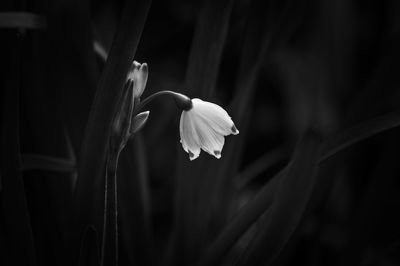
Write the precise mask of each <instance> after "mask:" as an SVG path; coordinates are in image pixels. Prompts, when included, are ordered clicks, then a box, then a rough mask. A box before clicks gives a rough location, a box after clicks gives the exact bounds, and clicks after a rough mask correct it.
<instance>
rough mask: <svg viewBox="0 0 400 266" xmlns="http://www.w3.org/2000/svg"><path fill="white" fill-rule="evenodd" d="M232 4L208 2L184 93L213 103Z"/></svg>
mask: <svg viewBox="0 0 400 266" xmlns="http://www.w3.org/2000/svg"><path fill="white" fill-rule="evenodd" d="M232 6H233V1H232V0H224V1H212V0H206V1H204V3H203V7H202V10H201V11H200V14H199V19H198V20H197V25H196V31H195V35H194V38H193V42H192V47H191V51H190V55H189V59H188V68H187V72H186V80H185V84H186V86H187V88H186V90H185V93H187V95H188V96H189V97H190V96H191V95H199V93H200V95H199V96H201V97H203V98H206V99H207V98H208V99H210V98H211V99H212V98H213V96H214V95H213V94H214V89H215V84H216V81H217V77H218V72H219V66H220V63H221V57H222V52H223V48H224V46H225V39H226V36H227V32H228V25H229V20H230V16H231V11H232Z"/></svg>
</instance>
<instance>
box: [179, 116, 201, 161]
mask: <svg viewBox="0 0 400 266" xmlns="http://www.w3.org/2000/svg"><path fill="white" fill-rule="evenodd" d="M179 133H180V135H181V143H182V147H183V149H184V150H185V151H186V152H187V153H189V159H190V160H194V159H196V158H197V157H199V155H200V145H199V137H198V135H197V132H196V129H195V126H194V124H193V121H192V117H191V114H190V113H189V112H186V111H183V112H182V114H181V119H180V122H179Z"/></svg>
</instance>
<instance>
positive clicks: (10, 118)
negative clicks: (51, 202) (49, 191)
mask: <svg viewBox="0 0 400 266" xmlns="http://www.w3.org/2000/svg"><path fill="white" fill-rule="evenodd" d="M9 37H11V36H9ZM13 38H15V39H14V40H13V44H14V47H15V48H14V49H13V50H12V53H11V54H12V58H11V59H10V60H11V61H9V62H7V61H5V62H4V63H5V64H8V65H9V70H10V75H9V78H8V81H7V84H6V86H5V88H4V90H3V91H4V95H3V103H2V109H3V110H2V114H3V117H2V126H1V133H0V135H1V155H0V156H1V159H0V163H1V168H0V169H1V177H2V186H3V188H2V193H1V194H0V197H1V198H0V203H1V205H2V210H3V213H4V225H5V231H6V232H7V237H6V241H7V245H6V246H7V249H8V252H7V253H6V255H7V257H6V258H9V259H10V261H8V263H10V264H15V265H36V254H35V247H34V239H33V235H32V228H31V223H30V217H29V212H28V206H27V202H26V195H25V189H24V182H23V179H22V175H21V172H20V169H21V158H20V127H19V124H20V104H19V103H20V89H21V83H20V80H21V64H22V54H21V53H22V52H23V51H22V49H21V48H22V42H23V39H22V37H15V36H14V37H13ZM4 58H7V57H4ZM21 254H23V256H21ZM6 261H7V259H6Z"/></svg>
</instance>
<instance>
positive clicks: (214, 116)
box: [192, 98, 239, 136]
mask: <svg viewBox="0 0 400 266" xmlns="http://www.w3.org/2000/svg"><path fill="white" fill-rule="evenodd" d="M192 102H193V109H194V110H193V111H194V113H195V114H196V116H198V117H199V118H200V119H201V120H202V121H203V122H205V123H206V124H209V126H210V127H211V128H213V129H214V130H215V131H216V132H218V133H219V134H221V135H223V136H227V135H230V134H233V135H237V134H239V130H237V128H236V127H235V124H234V123H233V121H232V119H231V117H230V116H229V115H228V113H227V112H226V111H225V110H224V109H223V108H222V107H220V106H219V105H216V104H214V103H210V102H206V101H203V100H200V99H197V98H196V99H193V100H192Z"/></svg>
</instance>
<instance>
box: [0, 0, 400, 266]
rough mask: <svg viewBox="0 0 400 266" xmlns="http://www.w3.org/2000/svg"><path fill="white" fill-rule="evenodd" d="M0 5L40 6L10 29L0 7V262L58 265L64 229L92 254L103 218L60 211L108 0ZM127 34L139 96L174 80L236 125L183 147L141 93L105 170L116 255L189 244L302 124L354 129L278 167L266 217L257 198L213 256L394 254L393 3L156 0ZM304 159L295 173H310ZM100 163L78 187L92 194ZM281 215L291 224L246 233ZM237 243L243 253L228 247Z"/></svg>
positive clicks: (199, 250)
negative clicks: (81, 234) (212, 139)
mask: <svg viewBox="0 0 400 266" xmlns="http://www.w3.org/2000/svg"><path fill="white" fill-rule="evenodd" d="M133 2H134V3H135V4H136V2H137V3H140V2H141V1H136V2H135V1H133ZM144 2H146V1H144ZM138 6H140V4H138ZM0 8H1V12H10V11H24V12H30V13H34V14H37V15H40V16H43V17H44V18H45V19H46V22H47V26H46V27H45V29H25V30H24V31H21V30H19V29H17V28H12V27H8V26H3V24H4V19H3V20H0V24H2V25H0V26H1V28H0V54H1V56H0V59H1V61H0V73H1V74H0V88H1V94H0V97H1V98H0V100H1V117H0V123H1V139H2V142H1V147H0V148H1V154H2V156H1V169H0V170H1V176H0V182H1V186H0V189H1V190H0V203H1V205H0V264H1V265H69V262H68V261H69V258H70V257H71V256H72V257H74V256H76V255H71V253H70V247H71V246H73V247H75V248H76V247H81V248H79V249H80V250H81V256H80V258H81V263H82V265H89V264H90V263H94V264H91V265H96V262H93V260H96V259H92V258H97V257H98V256H99V255H98V252H99V246H100V245H101V241H100V239H101V232H100V231H101V228H100V227H96V226H95V227H94V231H95V233H93V235H91V236H90V237H89V239H90V240H87V241H89V242H84V241H82V243H83V244H82V243H81V242H80V241H78V242H73V241H72V240H71V239H70V236H71V235H73V234H74V233H73V229H71V227H70V224H71V220H73V219H74V218H73V217H74V216H73V215H74V214H73V213H74V211H75V210H76V209H75V208H77V207H76V206H79V205H80V203H82V202H78V204H77V205H74V204H73V202H74V191H75V189H76V186H77V184H78V183H79V178H80V177H81V175H80V174H79V173H80V170H79V169H82V168H84V167H85V165H88V164H91V160H90V157H89V159H88V157H85V156H82V154H83V153H84V152H85V151H83V148H82V147H83V146H84V145H85V141H86V142H87V141H89V140H90V139H92V137H88V136H93V138H96V136H97V135H98V134H99V133H98V132H95V131H90V128H89V127H88V126H87V125H88V121H89V114H90V112H94V111H93V109H94V108H97V107H93V106H95V105H94V104H93V103H94V102H95V101H94V99H95V95H96V91H97V92H98V91H99V89H98V88H99V87H101V85H99V84H101V79H100V77H101V76H102V75H105V74H104V73H105V72H104V71H103V70H104V66H105V64H107V63H105V61H104V60H103V59H102V57H101V56H100V55H99V54H98V53H96V52H95V51H94V49H93V42H94V41H96V42H97V43H99V44H101V46H103V48H104V50H105V51H107V52H108V51H109V50H110V49H111V47H112V45H113V40H114V37H115V32H116V31H117V29H118V28H123V27H124V26H121V23H120V19H121V17H122V16H123V15H122V14H123V13H124V10H125V4H124V1H111V0H110V1H106V0H102V1H78V0H75V1H67V0H55V1H50V0H48V1H34V0H30V1H9V0H3V1H1V3H0ZM132 10H134V11H133V13H132V14H131V19H132V20H133V21H134V19H135V18H136V17H139V16H138V15H137V13H135V9H134V8H133V9H132ZM137 10H139V11H140V10H141V9H137ZM2 14H4V13H2ZM132 17H133V18H132ZM144 17H145V16H144ZM138 20H139V18H138ZM138 23H139V22H138ZM139 24H140V23H139ZM139 24H138V25H139ZM127 27H128V28H129V25H128V26H127ZM125 32H128V33H129V30H128V31H125ZM137 40H139V42H138V46H137V50H136V53H135V54H134V57H133V58H134V59H135V60H137V61H139V62H140V63H143V62H146V63H147V64H148V66H149V79H148V83H147V87H146V90H145V91H144V93H143V96H142V99H144V98H145V97H147V96H149V95H151V94H152V93H154V92H157V91H160V90H174V91H178V92H181V93H185V94H187V95H188V96H189V97H192V98H194V97H200V98H202V99H203V100H207V101H211V102H215V103H217V104H219V105H221V106H222V107H223V108H225V109H226V110H227V111H228V113H229V114H230V115H231V116H232V119H233V121H234V122H235V124H236V126H237V127H238V129H239V130H240V134H239V135H238V136H228V137H226V139H225V141H226V142H225V148H224V150H223V152H222V157H223V158H222V159H221V160H216V159H215V158H212V157H211V156H209V155H208V154H207V153H205V152H201V155H200V158H199V159H198V160H197V161H196V162H193V163H191V162H189V159H188V156H187V154H186V153H185V152H184V151H183V149H182V147H181V144H180V143H179V138H180V137H179V117H180V111H179V110H178V109H177V108H176V107H175V105H174V103H173V101H172V99H169V98H167V97H166V98H159V99H157V100H155V101H153V102H152V103H151V104H150V105H149V106H148V109H149V110H150V111H151V113H150V117H149V120H148V121H147V124H146V126H145V128H144V129H143V130H142V131H141V132H140V133H139V134H137V135H136V136H135V137H134V139H133V140H131V141H130V142H129V143H128V146H127V148H125V150H124V151H123V152H122V155H121V159H120V165H119V170H118V171H119V172H118V178H119V179H118V182H119V195H118V197H119V208H120V213H119V236H120V245H119V253H120V265H162V263H165V264H170V265H191V264H193V263H195V262H198V261H201V258H204V256H205V254H207V252H206V251H207V247H209V246H211V243H213V241H215V239H216V238H217V236H219V234H220V233H221V232H222V231H223V229H224V228H226V226H227V225H228V224H229V222H230V221H232V219H233V218H234V217H236V216H237V215H238V214H239V213H240V211H241V207H242V206H244V205H245V204H246V203H248V202H251V200H252V199H254V197H255V195H256V193H258V192H259V191H261V188H262V187H265V186H266V185H268V183H269V181H270V180H273V179H274V177H276V174H277V173H278V172H280V170H281V169H283V168H284V167H285V166H286V165H287V163H288V162H289V161H292V160H294V161H296V160H295V159H293V158H294V154H296V152H295V151H296V150H297V148H296V147H298V143H299V141H300V139H302V136H304V134H305V132H310V131H313V132H316V133H315V134H317V135H318V136H319V137H318V138H319V139H320V140H321V142H322V146H324V144H326V143H331V141H332V142H333V143H336V142H335V140H339V142H342V143H350V142H351V140H352V139H355V140H357V141H356V143H355V144H352V145H349V147H348V148H347V149H343V150H341V151H339V152H337V153H334V154H333V156H331V157H329V159H327V160H325V161H324V162H323V163H319V164H318V166H317V168H318V174H317V177H316V178H315V180H314V181H310V180H309V179H304V182H302V179H298V180H300V181H299V183H290V182H289V183H286V185H285V186H287V189H286V187H285V186H284V188H283V191H280V192H279V193H282V195H285V196H284V197H286V198H287V199H292V201H290V203H288V204H287V205H282V206H285V207H284V212H283V214H282V213H280V214H279V215H278V214H277V215H278V216H279V218H274V216H273V215H272V216H271V218H270V220H269V221H268V222H266V223H264V222H265V221H264V220H265V217H266V216H268V215H269V214H270V213H268V212H261V213H259V215H258V216H257V217H261V218H260V219H258V220H257V221H256V222H255V223H249V224H248V229H247V230H246V232H245V233H243V234H240V236H241V237H240V238H239V239H235V240H234V241H232V245H231V246H230V248H229V250H228V252H227V253H224V256H223V259H221V260H220V261H219V264H217V265H235V263H236V262H238V261H239V264H240V263H242V264H243V263H244V264H248V265H254V264H250V262H252V263H254V262H255V261H257V263H258V265H264V264H265V265H267V264H268V265H270V264H271V263H275V265H303V264H304V265H400V258H399V254H400V242H399V240H400V238H399V237H400V235H399V233H400V231H399V215H398V212H399V210H400V208H399V207H400V206H399V204H400V199H399V197H400V193H399V188H400V186H399V185H400V183H399V182H400V181H399V170H400V169H399V161H398V160H399V158H400V142H399V134H400V131H399V129H398V128H397V127H396V126H397V124H398V122H396V121H399V120H400V116H399V115H398V114H396V111H397V110H398V109H399V107H400V90H399V84H400V80H399V78H398V77H399V74H398V73H399V62H400V49H399V47H400V2H398V1H395V0H392V1H391V0H385V1H355V0H353V1H347V0H322V1H317V0H306V1H294V0H283V1H277V0H268V1H256V0H235V1H220V2H218V3H214V2H213V1H211V0H209V1H207V0H205V1H173V0H170V1H157V0H154V1H153V2H152V3H151V6H150V9H149V10H148V13H147V18H146V20H145V23H144V27H143V28H142V34H141V36H140V35H139V36H138V37H137ZM132 56H133V55H132ZM116 60H118V58H117V59H116ZM129 60H131V59H129ZM125 70H126V69H125ZM121 75H125V74H121ZM116 87H117V88H116V90H118V85H117V84H116ZM108 89H109V90H110V91H111V93H112V88H111V87H110V88H108ZM113 104H114V105H115V103H113V102H111V101H110V105H113ZM392 113H393V116H391V118H393V119H390V121H387V120H384V119H383V120H381V117H382V115H385V114H392ZM374 119H375V120H374ZM104 120H106V119H104ZM100 121H102V120H101V119H100ZM365 121H367V124H366V125H367V126H366V128H362V127H361V128H358V130H356V131H355V132H354V133H352V134H350V135H346V134H344V135H341V134H342V132H347V131H346V130H347V129H348V128H352V127H354V126H357V125H360V123H363V122H365ZM368 121H375V122H371V123H368ZM380 123H381V124H380ZM384 129H389V130H384ZM370 131H371V132H372V131H373V132H375V133H374V134H371V136H369V135H368V133H366V132H370ZM88 132H89V133H88ZM85 134H86V135H85ZM363 134H366V135H368V137H367V138H366V139H365V138H364V137H362V136H363ZM306 135H307V134H306ZM85 136H86V137H85ZM336 136H337V139H336ZM341 137H343V138H341ZM88 139H89V140H88ZM361 139H362V140H363V141H360V142H359V141H358V140H361ZM364 139H365V140H364ZM305 149H306V150H307V149H308V148H307V147H306V148H305ZM300 150H301V149H300ZM310 150H311V148H310ZM310 153H311V151H310ZM89 154H90V152H89ZM300 154H301V153H300ZM305 154H308V153H307V152H306V153H305ZM300 157H301V156H300ZM306 157H307V156H306ZM310 157H312V156H310ZM307 158H308V157H307ZM307 158H305V160H307ZM310 160H311V159H310ZM294 164H295V163H294ZM303 164H304V165H306V164H307V161H305V162H303V163H300V164H299V166H298V167H299V169H300V170H299V172H298V175H299V178H300V177H301V176H303V172H304V175H305V176H308V175H311V173H310V172H307V171H308V170H307V169H306V170H304V169H303V168H302V165H303ZM93 167H95V168H96V167H97V168H99V169H102V168H103V167H104V165H102V164H100V165H94V166H93ZM304 167H305V166H304ZM294 176H296V175H294ZM92 178H95V177H92ZM77 180H78V182H77ZM88 180H90V179H88ZM98 180H100V181H99V182H100V183H96V181H93V182H94V184H95V185H93V191H91V190H90V189H89V190H86V192H87V194H91V193H92V192H93V195H94V196H93V197H94V198H95V200H94V201H93V202H97V203H100V204H101V203H102V200H103V198H102V196H103V194H102V193H103V192H101V189H99V190H97V189H98V188H99V187H100V188H101V184H103V183H101V182H102V181H101V180H102V179H101V178H100V179H98ZM88 182H90V181H88ZM103 182H104V181H103ZM307 182H314V183H313V184H312V185H311V187H312V188H311V189H310V190H306V188H305V187H304V188H303V186H306V185H308V183H307ZM89 184H90V183H89ZM99 184H100V185H99ZM89 187H90V186H89ZM96 191H100V192H98V193H97V194H96ZM273 191H274V189H273ZM279 193H277V194H279ZM292 195H293V197H292ZM297 196H299V197H300V198H301V199H302V200H304V202H305V205H302V206H298V205H296V204H297V203H299V202H303V201H302V200H299V199H300V198H297ZM291 197H292V198H291ZM293 199H296V200H293ZM276 201H279V199H277V200H276ZM84 204H85V203H82V205H84ZM299 204H300V203H299ZM89 205H90V204H89ZM249 206H250V205H249ZM93 208H95V207H93ZM96 208H99V210H101V209H102V205H98V204H97V207H96ZM277 208H279V207H277ZM281 208H283V207H281ZM266 210H267V209H266ZM266 210H264V211H266ZM299 210H301V211H300V212H299ZM78 212H79V211H78ZM297 212H299V213H297ZM100 213H101V212H100ZM293 213H296V214H295V215H294V216H295V218H294V216H293ZM262 214H264V215H262ZM93 217H94V218H93ZM93 217H92V218H91V219H94V220H96V219H97V220H96V221H97V222H99V224H101V218H102V216H101V215H97V216H96V214H95V215H93ZM263 217H264V218H263ZM285 217H288V218H287V219H285ZM263 219H264V220H263ZM280 219H281V220H280ZM89 220H90V219H89ZM271 221H272V222H271ZM280 222H282V227H284V228H291V229H290V230H289V229H288V231H286V230H283V231H285V232H284V233H279V229H278V230H272V231H268V230H267V231H268V232H278V233H276V234H271V233H267V234H266V235H265V238H263V239H262V240H260V242H254V243H256V244H254V245H253V246H251V245H250V246H249V245H248V244H249V243H253V242H252V239H255V236H257V235H263V233H262V232H263V228H273V227H268V226H270V225H271V223H272V224H277V223H280ZM88 224H91V223H90V222H88ZM94 224H96V222H94ZM277 228H279V227H277ZM91 237H92V238H91ZM85 243H86V244H85ZM87 243H89V244H87ZM257 243H258V244H257ZM275 243H276V244H275ZM264 244H265V245H264ZM264 246H265V249H264ZM271 246H277V248H276V250H274V248H271ZM249 247H253V248H254V247H255V248H254V250H256V251H254V252H255V253H248V254H257V255H256V256H255V257H254V259H253V260H252V259H251V258H250V259H249V258H247V259H246V256H245V255H243V254H246V252H247V251H248V250H249V249H251V248H249ZM264 250H265V254H264ZM268 252H272V254H273V255H274V256H272V255H269V254H271V253H268ZM82 254H83V255H82ZM85 254H86V255H85ZM82 258H83V259H82ZM271 258H273V259H271ZM85 259H87V261H90V263H89V262H87V261H86V262H85ZM246 261H247V263H246ZM20 263H21V264H20ZM210 265H211V264H210Z"/></svg>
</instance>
